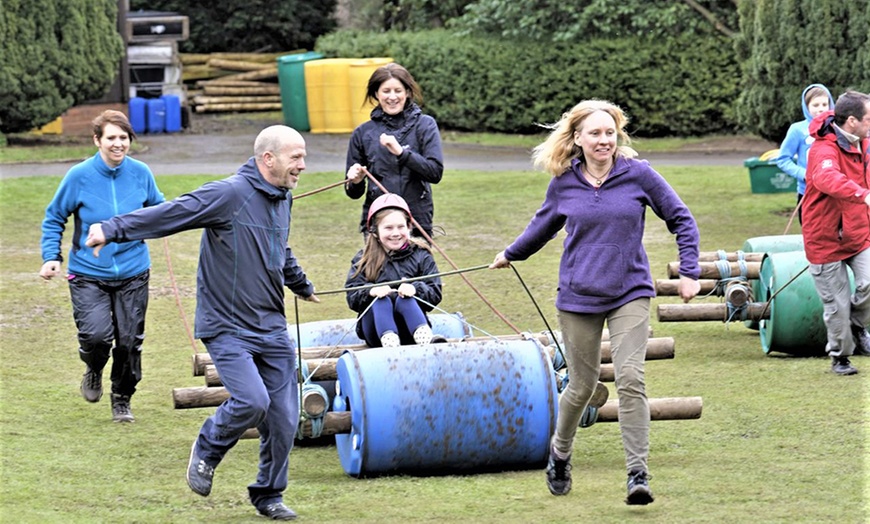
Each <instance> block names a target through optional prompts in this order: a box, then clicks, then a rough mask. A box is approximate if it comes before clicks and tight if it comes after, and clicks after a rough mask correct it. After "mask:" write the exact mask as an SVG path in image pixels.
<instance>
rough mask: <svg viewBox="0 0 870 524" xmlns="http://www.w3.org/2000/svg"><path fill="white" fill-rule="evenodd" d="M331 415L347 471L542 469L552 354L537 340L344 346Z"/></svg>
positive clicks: (551, 408) (550, 421) (552, 418)
mask: <svg viewBox="0 0 870 524" xmlns="http://www.w3.org/2000/svg"><path fill="white" fill-rule="evenodd" d="M336 372H337V374H338V386H337V388H336V397H335V402H334V403H333V411H335V412H342V411H345V412H346V411H349V412H350V413H351V430H350V433H346V434H340V435H336V436H335V442H336V447H337V449H338V456H339V459H340V461H341V465H342V467H343V468H344V471H345V472H346V473H347V474H348V475H351V476H354V477H365V476H375V475H381V474H387V473H411V474H417V475H419V474H442V473H451V472H463V471H465V472H467V471H473V472H475V473H478V472H481V471H500V470H507V469H525V468H541V467H544V465H545V464H546V462H547V457H548V452H549V442H550V436H551V435H552V434H553V433H554V432H555V429H556V414H557V405H558V393H557V390H556V380H555V374H554V373H553V367H552V363H551V361H550V356H549V353H548V352H547V351H546V350H545V349H544V348H543V347H542V346H540V345H539V344H538V343H537V342H536V341H534V340H510V341H500V340H494V339H493V340H486V341H480V342H478V341H474V342H458V343H452V344H428V345H422V346H403V347H398V348H381V349H378V350H372V351H360V352H351V351H348V352H346V353H345V354H344V355H342V356H341V358H339V359H338V364H337V365H336Z"/></svg>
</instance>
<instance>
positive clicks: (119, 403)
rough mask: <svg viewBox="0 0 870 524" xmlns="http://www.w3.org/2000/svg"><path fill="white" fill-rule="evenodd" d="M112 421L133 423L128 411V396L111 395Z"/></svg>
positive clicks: (131, 414) (133, 419)
mask: <svg viewBox="0 0 870 524" xmlns="http://www.w3.org/2000/svg"><path fill="white" fill-rule="evenodd" d="M112 420H113V421H115V422H135V421H136V419H135V418H134V417H133V412H132V411H130V396H129V395H116V394H115V393H112Z"/></svg>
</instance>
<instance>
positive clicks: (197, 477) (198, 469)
mask: <svg viewBox="0 0 870 524" xmlns="http://www.w3.org/2000/svg"><path fill="white" fill-rule="evenodd" d="M213 479H214V468H213V467H212V466H209V465H208V464H206V463H205V461H204V460H202V459H201V458H199V455H198V454H197V453H196V441H195V440H194V441H193V445H192V446H191V447H190V459H189V460H188V461H187V485H188V486H190V489H192V490H193V492H194V493H196V494H197V495H202V496H203V497H207V496H208V494H209V493H211V483H212V480H213Z"/></svg>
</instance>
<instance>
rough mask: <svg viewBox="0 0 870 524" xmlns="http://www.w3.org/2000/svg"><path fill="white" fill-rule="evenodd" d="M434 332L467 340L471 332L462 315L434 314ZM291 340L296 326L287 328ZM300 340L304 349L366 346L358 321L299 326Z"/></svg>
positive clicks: (348, 320) (334, 321) (347, 319)
mask: <svg viewBox="0 0 870 524" xmlns="http://www.w3.org/2000/svg"><path fill="white" fill-rule="evenodd" d="M429 320H430V321H431V322H432V332H433V333H437V334H439V335H441V336H444V337H446V338H465V337H469V336H471V332H470V331H471V330H470V329H469V328H468V327H467V324H465V323H464V322H463V316H462V313H452V314H447V313H434V314H430V315H429ZM287 329H288V331H289V332H290V338H291V339H293V341H294V342H295V341H296V324H289V325H288V326H287ZM299 333H300V335H299V339H300V340H301V344H299V345H301V346H302V347H303V348H310V347H315V346H339V345H341V346H347V345H354V344H365V341H364V340H362V339H360V338H359V337H358V336H357V335H356V319H355V318H345V319H339V320H318V321H314V322H304V323H302V324H299Z"/></svg>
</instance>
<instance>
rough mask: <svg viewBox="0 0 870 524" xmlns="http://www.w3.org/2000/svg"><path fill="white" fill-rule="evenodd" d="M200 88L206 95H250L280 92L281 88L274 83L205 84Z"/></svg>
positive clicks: (277, 93)
mask: <svg viewBox="0 0 870 524" xmlns="http://www.w3.org/2000/svg"><path fill="white" fill-rule="evenodd" d="M202 90H203V92H205V94H206V95H208V96H252V95H280V94H281V88H280V87H279V86H276V85H272V86H261V87H224V86H205V87H203V88H202Z"/></svg>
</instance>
